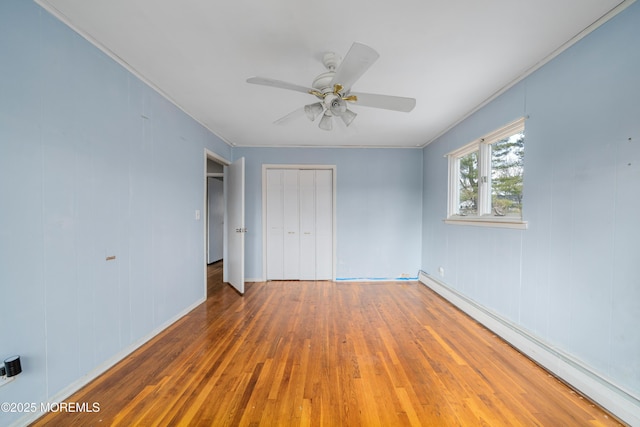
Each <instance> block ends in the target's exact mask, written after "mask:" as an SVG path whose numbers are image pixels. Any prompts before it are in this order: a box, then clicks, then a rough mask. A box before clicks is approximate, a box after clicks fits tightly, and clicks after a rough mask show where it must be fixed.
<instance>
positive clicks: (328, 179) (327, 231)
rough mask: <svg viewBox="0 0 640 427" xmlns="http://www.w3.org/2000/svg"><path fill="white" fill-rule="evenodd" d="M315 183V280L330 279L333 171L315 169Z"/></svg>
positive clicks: (331, 268)
mask: <svg viewBox="0 0 640 427" xmlns="http://www.w3.org/2000/svg"><path fill="white" fill-rule="evenodd" d="M315 184H316V185H315V189H316V194H315V196H316V197H315V233H316V234H315V239H314V240H315V245H316V248H315V250H316V258H315V259H316V278H315V280H331V279H332V278H333V210H334V206H333V171H331V170H328V169H322V170H316V174H315Z"/></svg>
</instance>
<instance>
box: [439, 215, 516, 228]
mask: <svg viewBox="0 0 640 427" xmlns="http://www.w3.org/2000/svg"><path fill="white" fill-rule="evenodd" d="M444 222H445V224H454V225H473V226H477V227H495V228H513V229H517V230H526V229H527V225H528V223H527V221H523V220H522V219H520V218H509V217H490V216H486V217H483V216H450V217H449V218H447V219H445V220H444Z"/></svg>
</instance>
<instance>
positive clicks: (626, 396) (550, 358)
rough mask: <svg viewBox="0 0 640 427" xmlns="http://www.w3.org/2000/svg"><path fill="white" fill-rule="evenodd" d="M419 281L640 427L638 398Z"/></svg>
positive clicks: (430, 282) (427, 280)
mask: <svg viewBox="0 0 640 427" xmlns="http://www.w3.org/2000/svg"><path fill="white" fill-rule="evenodd" d="M418 280H419V281H420V282H421V283H422V284H424V285H425V286H427V287H428V288H430V289H431V290H433V291H434V292H436V293H437V294H439V295H440V296H442V297H443V298H444V299H446V300H447V301H449V302H450V303H452V304H453V305H455V306H456V307H458V308H459V309H460V310H462V311H463V312H465V313H467V314H468V315H469V316H471V317H472V318H473V319H475V320H477V321H478V322H480V323H481V324H482V325H484V326H486V327H487V328H488V329H490V330H491V331H493V332H494V333H496V335H498V336H500V337H501V338H502V339H504V340H505V341H507V342H508V343H509V344H511V345H512V346H513V347H515V348H516V349H518V350H519V351H520V352H522V353H523V354H524V355H526V356H527V357H529V358H530V359H532V360H533V361H535V362H536V363H538V364H539V365H541V366H543V367H544V368H545V369H547V370H548V371H549V372H551V373H552V374H554V375H555V376H557V377H558V378H559V379H561V380H562V381H564V382H566V383H567V384H569V385H570V386H571V387H574V388H575V389H576V390H578V391H579V392H581V393H583V394H584V395H585V396H587V397H588V398H589V399H592V400H593V401H594V402H596V403H598V404H599V405H601V406H602V407H603V408H605V409H606V410H608V411H610V412H611V413H612V414H613V415H615V416H616V417H618V418H619V419H620V420H621V421H623V422H625V423H628V424H629V425H633V426H635V425H638V426H640V399H639V398H638V397H637V396H634V395H633V394H632V393H630V392H628V391H626V390H624V389H622V388H621V387H619V386H618V385H616V384H614V383H612V382H611V381H609V380H608V379H606V378H604V377H602V376H601V375H599V374H598V373H597V372H595V371H593V370H592V369H591V368H589V367H588V366H586V365H585V364H584V363H582V362H580V361H579V360H577V359H575V358H573V357H571V356H569V355H567V354H565V353H564V352H562V351H561V350H559V349H557V348H554V347H553V346H551V345H550V344H548V343H546V342H544V341H542V340H541V339H539V338H537V337H535V336H533V335H532V334H530V333H529V332H527V331H526V330H524V329H522V328H521V327H519V326H518V325H516V324H514V323H513V322H511V321H509V320H507V319H505V318H503V317H501V316H499V315H497V314H495V313H493V312H491V311H490V310H488V309H487V308H485V307H483V306H481V305H480V304H478V303H476V302H474V301H473V300H471V299H470V298H468V297H466V296H464V295H463V294H461V293H459V292H458V291H456V290H455V289H452V288H450V287H449V286H447V285H446V284H444V283H442V282H440V281H439V280H437V279H436V278H434V277H432V276H430V275H428V274H427V273H424V272H422V271H421V272H420V274H419V277H418Z"/></svg>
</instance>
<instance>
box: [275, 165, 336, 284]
mask: <svg viewBox="0 0 640 427" xmlns="http://www.w3.org/2000/svg"><path fill="white" fill-rule="evenodd" d="M264 176H265V179H264V184H263V185H264V187H263V191H264V192H265V193H264V195H265V200H266V203H265V211H264V217H263V218H264V222H265V224H266V229H265V231H266V232H265V246H264V252H265V254H264V257H265V258H264V261H265V264H264V265H265V272H266V274H265V277H266V279H267V280H331V279H332V278H333V262H334V242H333V240H334V231H333V218H334V213H335V206H334V194H333V191H334V177H333V169H299V170H298V169H276V168H274V169H270V168H266V169H265V175H264Z"/></svg>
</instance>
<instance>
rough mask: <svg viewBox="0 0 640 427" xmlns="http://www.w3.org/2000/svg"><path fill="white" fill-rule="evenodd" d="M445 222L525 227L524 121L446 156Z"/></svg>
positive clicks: (492, 133)
mask: <svg viewBox="0 0 640 427" xmlns="http://www.w3.org/2000/svg"><path fill="white" fill-rule="evenodd" d="M447 157H448V159H449V208H448V215H447V220H446V222H447V223H450V224H471V225H485V226H497V227H510V228H526V222H525V221H523V220H522V190H523V188H522V182H523V173H524V118H521V119H518V120H516V121H515V122H512V123H510V124H508V125H506V126H504V127H502V128H500V129H498V130H496V131H494V132H491V133H490V134H488V135H485V136H484V137H482V138H479V139H477V140H475V141H473V142H471V143H469V144H467V145H465V146H464V147H461V148H459V149H457V150H455V151H453V152H451V153H449V154H447Z"/></svg>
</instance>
